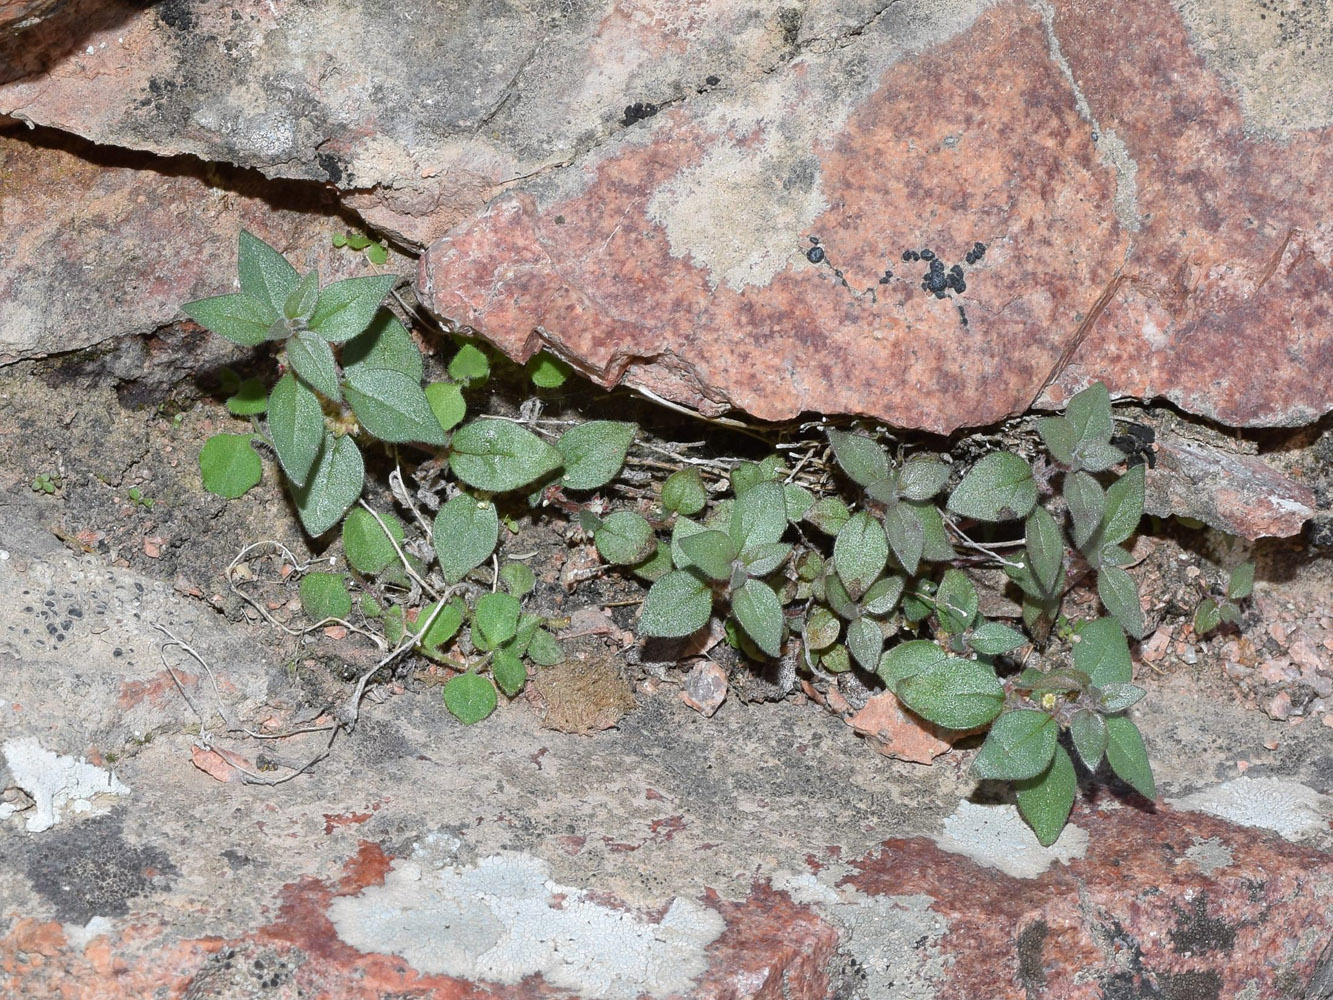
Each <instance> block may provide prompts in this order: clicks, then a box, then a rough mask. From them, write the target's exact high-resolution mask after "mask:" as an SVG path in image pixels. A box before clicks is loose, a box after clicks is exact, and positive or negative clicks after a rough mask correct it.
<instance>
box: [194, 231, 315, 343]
mask: <svg viewBox="0 0 1333 1000" xmlns="http://www.w3.org/2000/svg"><path fill="white" fill-rule="evenodd" d="M236 269H237V272H238V273H239V276H240V279H241V292H242V293H243V294H245V295H249V296H250V297H251V298H253V299H255V300H257V301H259V302H262V303H263V304H264V305H265V307H266V309H267V311H268V313H269V323H272V322H273V321H274V320H275V319H277V318H278V317H279V316H280V315H282V307H283V305H284V304H285V303H286V301H287V299H288V297H289V296H290V295H291V294H292V292H293V291H295V290H296V287H297V286H298V285H299V284H300V283H301V275H300V274H299V273H297V270H296V268H294V267H292V265H291V263H290V262H289V261H288V260H287V258H286V257H284V256H283V255H282V254H280V253H278V251H277V250H274V249H273V248H272V247H271V246H269V245H268V244H267V243H265V242H264V241H263V240H261V239H260V238H259V237H258V236H255V235H254V234H253V233H249V232H247V231H246V230H244V229H242V230H241V232H240V235H239V236H238V238H237V253H236ZM315 282H316V286H318V282H319V279H318V278H316V279H315ZM301 315H304V314H301ZM204 325H205V326H207V325H208V324H204Z"/></svg>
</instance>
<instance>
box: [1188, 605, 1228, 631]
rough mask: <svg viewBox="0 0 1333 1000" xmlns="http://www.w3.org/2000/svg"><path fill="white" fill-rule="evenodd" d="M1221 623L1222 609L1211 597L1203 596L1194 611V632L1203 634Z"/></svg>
mask: <svg viewBox="0 0 1333 1000" xmlns="http://www.w3.org/2000/svg"><path fill="white" fill-rule="evenodd" d="M1221 624H1222V611H1221V609H1220V608H1218V606H1217V602H1216V601H1215V600H1213V599H1212V598H1211V597H1205V598H1204V599H1203V600H1202V601H1200V602H1199V606H1198V608H1196V609H1195V611H1194V634H1195V635H1196V636H1205V635H1207V634H1208V633H1209V632H1211V631H1212V630H1213V629H1215V628H1217V626H1219V625H1221Z"/></svg>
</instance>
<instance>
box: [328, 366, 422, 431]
mask: <svg viewBox="0 0 1333 1000" xmlns="http://www.w3.org/2000/svg"><path fill="white" fill-rule="evenodd" d="M343 392H344V393H346V395H347V402H348V405H350V406H351V407H352V412H353V413H355V414H356V419H357V420H358V421H360V423H361V426H362V427H364V428H365V429H366V430H367V431H368V432H369V433H371V434H373V435H375V437H377V438H379V439H380V440H381V441H390V442H395V443H403V442H407V441H420V442H422V443H424V444H435V445H442V444H444V441H445V438H444V430H443V428H441V427H440V421H439V420H438V419H437V418H436V416H435V413H434V411H432V410H431V407H430V401H429V400H428V399H427V398H426V394H425V393H424V392H423V391H422V390H421V386H420V385H419V384H418V383H417V382H416V381H414V380H413V379H411V378H409V377H408V376H407V375H404V374H403V373H402V372H400V371H395V370H394V369H392V368H356V369H354V370H352V371H349V372H348V373H347V381H346V382H345V383H344V384H343Z"/></svg>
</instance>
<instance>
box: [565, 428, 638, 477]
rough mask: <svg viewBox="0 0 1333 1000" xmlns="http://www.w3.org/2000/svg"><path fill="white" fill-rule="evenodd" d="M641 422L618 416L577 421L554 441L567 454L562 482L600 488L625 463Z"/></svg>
mask: <svg viewBox="0 0 1333 1000" xmlns="http://www.w3.org/2000/svg"><path fill="white" fill-rule="evenodd" d="M638 429H639V425H638V424H628V423H622V422H620V421H617V420H589V421H586V422H585V423H581V424H575V425H574V426H573V427H571V428H570V429H569V430H567V431H565V433H564V434H562V435H561V436H560V440H558V441H557V442H556V443H555V446H556V448H558V449H559V451H560V454H561V455H563V456H564V458H565V469H564V473H563V474H562V475H561V476H560V485H561V486H563V487H565V488H566V489H571V490H595V489H600V488H601V487H603V486H605V485H606V484H607V483H609V482H610V481H611V480H612V479H614V478H615V477H616V476H617V475H618V474H619V473H620V469H621V467H622V466H623V465H624V464H625V455H626V454H627V453H628V452H629V446H630V442H631V441H633V440H634V435H635V433H637V432H638Z"/></svg>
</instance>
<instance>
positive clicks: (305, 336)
mask: <svg viewBox="0 0 1333 1000" xmlns="http://www.w3.org/2000/svg"><path fill="white" fill-rule="evenodd" d="M287 361H288V362H289V363H290V364H291V366H292V370H293V371H295V372H296V374H297V375H299V376H301V381H303V382H304V383H305V384H306V385H308V386H310V388H312V389H314V390H315V391H316V392H318V393H320V394H321V395H323V396H326V397H328V398H329V399H331V400H333V401H334V402H335V403H338V402H341V401H342V393H340V392H339V391H338V363H337V362H336V361H335V360H334V358H333V348H331V347H329V345H328V344H327V343H326V342H325V341H323V340H320V339H319V338H318V337H316V336H315V335H314V334H313V333H298V334H296V336H294V337H292V338H291V339H290V340H288V341H287Z"/></svg>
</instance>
